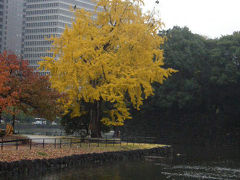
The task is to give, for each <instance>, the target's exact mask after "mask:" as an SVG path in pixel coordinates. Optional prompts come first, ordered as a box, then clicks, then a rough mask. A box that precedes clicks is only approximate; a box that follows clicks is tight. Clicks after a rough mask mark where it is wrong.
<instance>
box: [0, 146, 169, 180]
mask: <svg viewBox="0 0 240 180" xmlns="http://www.w3.org/2000/svg"><path fill="white" fill-rule="evenodd" d="M151 155H157V156H162V157H166V158H171V147H168V146H166V147H159V148H152V149H141V150H132V151H117V152H104V153H91V154H80V155H72V156H66V157H61V158H56V159H35V160H20V161H15V162H0V177H3V176H5V175H7V176H9V175H12V176H16V175H33V174H40V173H44V172H47V171H51V170H59V169H63V168H70V167H84V166H89V165H90V166H91V165H101V164H103V163H106V162H112V161H123V160H137V159H143V158H144V157H145V156H151Z"/></svg>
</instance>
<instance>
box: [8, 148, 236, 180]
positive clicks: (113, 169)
mask: <svg viewBox="0 0 240 180" xmlns="http://www.w3.org/2000/svg"><path fill="white" fill-rule="evenodd" d="M174 148H175V152H174V153H175V155H176V156H175V158H174V161H173V162H172V163H171V164H164V163H163V162H161V161H159V160H152V161H147V160H140V161H134V162H129V161H123V162H113V163H110V164H109V163H108V164H104V165H102V166H100V167H99V166H98V167H87V168H78V167H75V168H71V169H64V170H61V171H57V172H48V173H47V174H43V175H40V176H38V177H34V180H79V179H84V180H155V179H156V180H161V179H163V180H164V179H172V180H185V179H186V180H198V179H213V180H225V179H229V180H231V179H234V180H239V179H240V161H239V149H238V148H234V147H231V148H229V147H227V148H219V147H218V148H202V147H191V146H189V147H186V146H177V147H174ZM5 178H6V177H5ZM9 179H18V180H23V179H24V180H28V179H29V180H30V179H33V177H22V178H20V177H15V178H13V177H12V178H9Z"/></svg>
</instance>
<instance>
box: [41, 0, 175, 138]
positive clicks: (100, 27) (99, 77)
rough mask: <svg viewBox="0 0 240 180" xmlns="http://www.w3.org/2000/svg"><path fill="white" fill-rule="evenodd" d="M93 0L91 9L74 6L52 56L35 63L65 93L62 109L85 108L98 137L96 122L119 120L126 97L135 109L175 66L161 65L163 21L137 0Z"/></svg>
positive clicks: (111, 123)
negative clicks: (72, 18) (85, 105)
mask: <svg viewBox="0 0 240 180" xmlns="http://www.w3.org/2000/svg"><path fill="white" fill-rule="evenodd" d="M95 3H96V10H95V12H88V11H85V10H84V9H76V10H75V16H76V17H75V20H74V22H73V24H72V27H66V29H65V31H64V32H63V34H62V35H61V36H60V37H55V38H52V40H53V48H52V50H51V51H52V52H53V53H54V56H53V57H46V58H45V61H42V62H41V63H40V65H41V68H42V69H45V70H48V71H50V73H51V75H50V80H51V83H52V87H53V88H55V89H57V90H58V91H59V92H60V93H64V94H67V96H68V98H65V99H63V100H62V103H63V105H64V108H65V110H66V113H67V112H68V111H69V109H71V110H72V116H81V115H83V114H86V113H89V112H90V113H89V114H90V115H89V120H90V130H91V133H92V137H99V136H100V123H104V124H105V125H109V126H121V125H123V124H124V120H126V119H130V118H131V115H130V113H129V109H128V104H129V102H130V103H131V104H132V106H133V107H134V108H136V109H139V108H140V106H141V105H142V104H143V100H144V99H146V98H147V97H148V96H150V95H153V88H152V83H154V82H158V83H163V81H164V80H165V79H166V78H168V76H169V75H170V74H171V73H173V72H175V70H173V69H170V68H169V69H165V68H163V65H164V62H163V51H162V50H161V49H160V46H161V45H162V44H163V43H164V38H162V37H160V36H158V32H159V30H160V29H161V26H162V23H161V21H160V20H158V19H155V18H154V16H153V14H152V13H151V14H143V13H142V11H141V6H142V5H143V1H142V0H132V1H130V0H97V1H95ZM126 97H128V98H126ZM127 99H128V100H129V101H128V100H127ZM80 101H84V102H85V103H87V104H89V107H90V108H89V109H88V110H86V109H85V108H82V107H81V104H80V103H79V102H80ZM86 111H88V112H86Z"/></svg>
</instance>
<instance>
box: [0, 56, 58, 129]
mask: <svg viewBox="0 0 240 180" xmlns="http://www.w3.org/2000/svg"><path fill="white" fill-rule="evenodd" d="M59 97H60V94H59V93H58V92H57V91H55V90H54V89H51V88H50V82H49V81H48V77H47V76H40V75H39V74H38V73H34V72H33V70H32V69H31V68H30V67H29V66H28V64H27V61H25V60H22V59H19V58H17V56H16V55H14V54H7V53H6V52H4V53H3V54H0V115H1V113H2V112H3V111H7V112H9V113H11V114H12V115H13V121H12V125H13V127H14V125H15V116H16V114H17V113H18V112H19V111H20V110H21V111H23V112H25V113H26V114H31V115H36V116H41V117H44V118H46V119H48V120H54V119H55V118H56V115H58V113H59V112H60V106H59V104H58V101H57V100H58V98H59Z"/></svg>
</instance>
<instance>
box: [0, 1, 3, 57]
mask: <svg viewBox="0 0 240 180" xmlns="http://www.w3.org/2000/svg"><path fill="white" fill-rule="evenodd" d="M3 19H4V0H0V51H1V52H2V50H3V34H4V26H3V24H4V21H3Z"/></svg>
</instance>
